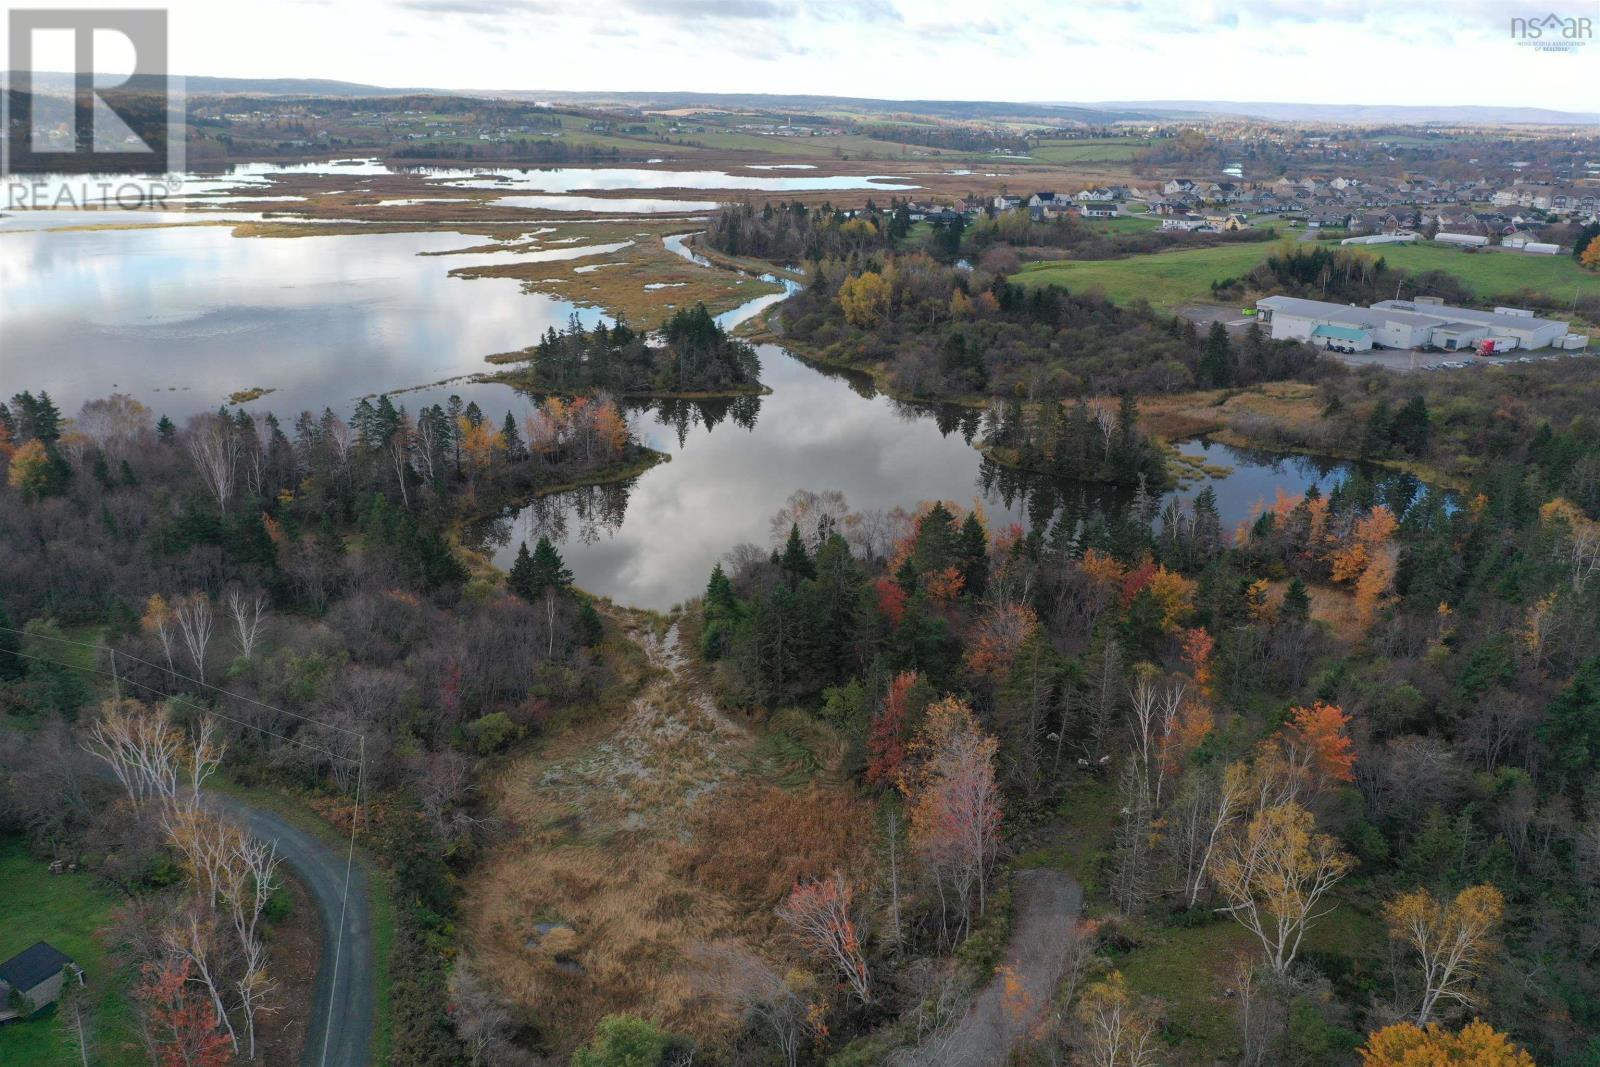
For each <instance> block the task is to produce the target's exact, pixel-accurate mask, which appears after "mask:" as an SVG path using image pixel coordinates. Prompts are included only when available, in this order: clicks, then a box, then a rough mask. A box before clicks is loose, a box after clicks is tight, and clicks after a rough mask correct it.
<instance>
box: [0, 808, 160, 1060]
mask: <svg viewBox="0 0 1600 1067" xmlns="http://www.w3.org/2000/svg"><path fill="white" fill-rule="evenodd" d="M0 902H3V905H0V906H3V909H4V916H3V919H0V959H9V958H10V957H11V956H13V955H15V954H16V953H18V952H21V951H22V950H23V949H25V948H27V947H28V946H29V945H31V944H33V943H34V942H35V941H48V942H50V943H51V944H52V945H54V946H55V947H56V948H58V949H60V950H61V951H62V952H65V953H66V954H67V955H68V956H71V957H72V959H73V960H74V961H75V962H76V963H77V964H78V966H80V967H82V968H83V970H84V974H85V976H86V978H87V980H88V987H89V994H90V997H91V1000H92V1002H93V1003H94V1004H95V1013H96V1021H95V1028H96V1030H97V1031H98V1040H97V1042H96V1045H95V1048H94V1050H93V1052H92V1053H91V1057H92V1060H93V1062H95V1063H99V1064H105V1065H107V1067H124V1065H126V1067H137V1065H138V1064H142V1063H144V1062H145V1058H144V1047H143V1045H142V1044H141V1042H140V1038H139V1035H138V1032H137V1026H136V1023H135V1021H134V1018H133V1009H132V1006H131V1005H130V1004H129V1003H128V989H127V986H126V984H125V983H124V982H123V981H121V980H120V979H117V978H115V977H113V973H112V972H113V968H112V963H111V961H110V959H109V958H108V953H107V946H106V943H105V939H104V935H105V931H106V928H107V927H108V926H109V924H110V922H111V919H112V912H113V910H114V909H115V907H116V904H117V901H116V898H115V897H113V896H112V895H111V893H110V892H108V891H107V890H105V889H102V888H100V887H99V886H98V885H96V884H95V881H94V878H93V876H91V875H89V874H86V873H83V872H81V871H80V872H77V873H74V874H58V875H52V874H50V872H49V868H48V866H47V865H46V864H45V863H44V862H42V861H40V860H37V859H34V858H33V857H31V856H29V855H28V853H27V850H26V849H25V848H24V847H23V845H22V843H21V842H20V841H17V840H15V839H6V840H4V841H0ZM78 1062H79V1060H78V1054H77V1052H76V1051H75V1050H74V1049H72V1048H71V1047H70V1046H69V1045H68V1044H67V1043H66V1041H65V1040H64V1039H63V1038H62V1036H61V1035H60V1034H59V1033H57V1031H56V1021H55V1018H54V1015H53V1013H52V1014H50V1015H47V1016H46V1017H43V1018H39V1019H34V1020H30V1021H28V1022H19V1023H10V1024H7V1025H5V1026H0V1063H4V1064H18V1065H21V1064H27V1065H29V1067H58V1065H59V1067H69V1065H71V1064H76V1063H78Z"/></svg>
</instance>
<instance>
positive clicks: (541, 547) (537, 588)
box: [529, 537, 572, 594]
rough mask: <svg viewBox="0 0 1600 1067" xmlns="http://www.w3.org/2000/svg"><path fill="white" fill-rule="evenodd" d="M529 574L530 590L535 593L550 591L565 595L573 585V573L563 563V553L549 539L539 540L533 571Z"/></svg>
mask: <svg viewBox="0 0 1600 1067" xmlns="http://www.w3.org/2000/svg"><path fill="white" fill-rule="evenodd" d="M529 574H530V582H531V584H530V588H531V589H532V590H533V591H534V592H535V593H540V592H544V591H547V590H548V591H551V592H554V593H558V594H564V593H566V592H567V590H568V587H570V586H571V585H572V572H571V571H569V570H568V569H567V566H566V564H565V563H563V562H562V560H561V553H559V552H557V551H556V546H555V545H553V544H551V543H550V538H548V537H541V538H539V543H538V544H537V545H535V546H534V547H533V569H532V570H531V571H530V572H529Z"/></svg>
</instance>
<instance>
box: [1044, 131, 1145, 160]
mask: <svg viewBox="0 0 1600 1067" xmlns="http://www.w3.org/2000/svg"><path fill="white" fill-rule="evenodd" d="M1148 147H1150V142H1148V141H1140V140H1134V139H1132V138H1126V137H1116V138H1109V139H1106V140H1089V141H1077V140H1067V141H1040V142H1039V144H1038V145H1037V146H1036V147H1035V148H1034V149H1033V158H1034V159H1039V160H1043V161H1044V162H1046V163H1128V162H1131V161H1132V160H1133V159H1134V158H1135V157H1137V156H1138V154H1139V153H1140V152H1141V151H1142V150H1144V149H1146V148H1148Z"/></svg>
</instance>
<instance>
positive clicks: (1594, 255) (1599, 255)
mask: <svg viewBox="0 0 1600 1067" xmlns="http://www.w3.org/2000/svg"><path fill="white" fill-rule="evenodd" d="M1578 265H1579V266H1581V267H1587V268H1588V269H1589V270H1600V237H1596V238H1595V239H1594V240H1592V241H1590V242H1589V244H1588V247H1586V248H1585V249H1584V250H1583V254H1582V255H1580V256H1579V257H1578Z"/></svg>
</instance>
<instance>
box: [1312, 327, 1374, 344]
mask: <svg viewBox="0 0 1600 1067" xmlns="http://www.w3.org/2000/svg"><path fill="white" fill-rule="evenodd" d="M1311 336H1312V337H1337V338H1339V339H1340V340H1342V341H1370V340H1371V339H1372V335H1371V334H1369V333H1368V332H1367V331H1366V330H1362V329H1358V328H1356V327H1354V326H1318V327H1317V328H1316V329H1314V330H1312V331H1311Z"/></svg>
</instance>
